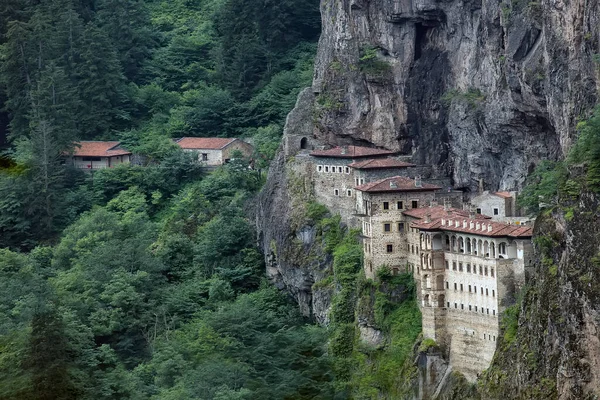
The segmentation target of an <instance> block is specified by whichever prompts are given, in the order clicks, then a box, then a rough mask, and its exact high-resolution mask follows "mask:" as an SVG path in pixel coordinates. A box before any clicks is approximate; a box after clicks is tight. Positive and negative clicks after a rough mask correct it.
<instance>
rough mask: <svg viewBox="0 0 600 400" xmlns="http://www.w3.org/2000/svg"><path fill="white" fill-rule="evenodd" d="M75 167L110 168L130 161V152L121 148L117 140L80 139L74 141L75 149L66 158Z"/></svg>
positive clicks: (84, 168) (87, 168)
mask: <svg viewBox="0 0 600 400" xmlns="http://www.w3.org/2000/svg"><path fill="white" fill-rule="evenodd" d="M68 162H70V163H72V164H73V166H74V167H75V168H80V169H83V170H89V171H93V170H97V169H103V168H112V167H114V166H116V165H119V164H124V163H125V164H128V163H130V162H131V152H130V151H128V150H126V149H124V148H122V147H121V144H120V142H117V141H109V142H103V141H81V142H77V143H75V149H74V150H73V153H72V155H71V156H70V157H69V158H68Z"/></svg>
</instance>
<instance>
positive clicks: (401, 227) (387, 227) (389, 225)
mask: <svg viewBox="0 0 600 400" xmlns="http://www.w3.org/2000/svg"><path fill="white" fill-rule="evenodd" d="M396 228H397V229H398V232H404V231H405V229H406V228H405V226H404V222H398V223H397V224H396ZM383 231H384V232H388V233H389V232H391V231H392V223H391V222H386V223H385V224H383Z"/></svg>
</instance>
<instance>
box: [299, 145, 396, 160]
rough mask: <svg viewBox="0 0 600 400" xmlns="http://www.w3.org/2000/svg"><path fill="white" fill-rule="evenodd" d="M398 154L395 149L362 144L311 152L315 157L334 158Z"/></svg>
mask: <svg viewBox="0 0 600 400" xmlns="http://www.w3.org/2000/svg"><path fill="white" fill-rule="evenodd" d="M392 154H396V152H395V151H389V150H382V149H375V148H373V147H362V146H343V147H334V148H333V149H329V150H315V151H313V152H312V153H310V155H311V156H313V157H333V158H360V157H373V156H389V155H392Z"/></svg>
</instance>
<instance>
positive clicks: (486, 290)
mask: <svg viewBox="0 0 600 400" xmlns="http://www.w3.org/2000/svg"><path fill="white" fill-rule="evenodd" d="M485 295H486V296H489V295H490V293H489V291H488V288H485Z"/></svg>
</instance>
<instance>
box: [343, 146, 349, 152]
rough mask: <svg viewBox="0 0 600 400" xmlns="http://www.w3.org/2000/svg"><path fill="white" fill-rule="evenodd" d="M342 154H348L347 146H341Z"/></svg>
mask: <svg viewBox="0 0 600 400" xmlns="http://www.w3.org/2000/svg"><path fill="white" fill-rule="evenodd" d="M342 154H348V146H342Z"/></svg>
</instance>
